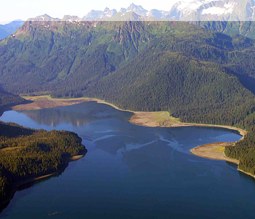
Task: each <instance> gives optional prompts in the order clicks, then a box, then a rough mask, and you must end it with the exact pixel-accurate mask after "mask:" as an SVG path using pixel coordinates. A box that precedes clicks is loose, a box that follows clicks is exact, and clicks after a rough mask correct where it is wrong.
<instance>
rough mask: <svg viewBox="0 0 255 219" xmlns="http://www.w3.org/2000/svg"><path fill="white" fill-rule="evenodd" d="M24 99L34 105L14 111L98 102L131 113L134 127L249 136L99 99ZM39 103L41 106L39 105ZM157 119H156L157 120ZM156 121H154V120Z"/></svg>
mask: <svg viewBox="0 0 255 219" xmlns="http://www.w3.org/2000/svg"><path fill="white" fill-rule="evenodd" d="M22 98H24V99H26V100H28V101H33V102H32V103H27V104H20V105H16V106H14V107H12V109H13V110H17V111H26V110H38V109H47V108H54V107H61V106H71V105H75V104H79V103H83V102H97V103H99V104H105V105H108V106H110V107H112V108H114V109H117V110H119V111H122V112H130V113H133V114H134V115H132V116H131V118H130V119H129V122H130V123H132V124H134V125H140V126H145V127H165V128H178V127H209V128H210V127H212V128H223V129H228V130H232V131H237V132H238V133H239V134H240V135H241V136H242V138H241V139H240V140H239V141H241V140H243V138H244V137H245V135H246V134H247V131H246V130H243V129H241V128H237V127H234V126H227V125H215V124H202V123H201V124H200V123H186V122H181V121H180V120H179V119H178V118H175V117H172V116H171V115H170V113H169V112H166V111H158V112H142V111H133V110H125V109H121V108H120V107H118V106H116V105H114V104H112V103H109V102H107V101H105V100H101V99H98V98H90V97H80V98H52V97H51V96H49V95H43V96H22ZM41 101H43V102H44V101H45V102H47V101H48V102H50V103H52V102H55V103H56V104H55V105H51V104H44V105H42V106H41V105H40V104H41V103H42V102H41ZM38 102H39V104H37V103H38ZM155 117H156V119H155ZM154 119H155V120H156V121H153V120H154Z"/></svg>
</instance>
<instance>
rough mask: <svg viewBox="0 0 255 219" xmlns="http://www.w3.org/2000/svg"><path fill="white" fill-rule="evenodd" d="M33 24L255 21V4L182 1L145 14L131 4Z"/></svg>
mask: <svg viewBox="0 0 255 219" xmlns="http://www.w3.org/2000/svg"><path fill="white" fill-rule="evenodd" d="M30 20H33V21H34V20H35V21H46V20H47V21H63V20H64V21H70V22H77V21H102V20H103V21H127V20H130V21H148V20H157V21H158V20H162V21H173V20H176V21H251V20H255V3H254V0H182V1H179V2H177V3H175V4H174V5H173V6H172V7H171V8H169V10H166V11H163V10H158V9H152V10H146V9H144V8H143V7H142V6H141V5H135V4H131V5H130V6H129V7H128V8H121V9H120V10H119V11H118V10H116V9H110V8H105V10H103V11H100V10H92V11H90V12H89V13H88V14H86V15H85V16H84V17H83V18H79V17H77V16H69V15H67V16H64V17H63V19H58V18H51V17H50V16H48V15H43V16H39V17H36V18H32V19H30Z"/></svg>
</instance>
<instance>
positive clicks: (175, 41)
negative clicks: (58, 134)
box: [0, 21, 255, 171]
mask: <svg viewBox="0 0 255 219" xmlns="http://www.w3.org/2000/svg"><path fill="white" fill-rule="evenodd" d="M224 25H225V26H224ZM240 25H241V23H240V22H236V23H235V22H232V23H228V24H227V26H226V24H224V23H214V22H209V23H204V24H200V26H203V27H200V26H199V25H197V24H196V25H194V24H191V23H185V22H57V21H55V22H46V21H45V22H39V21H34V22H32V21H29V22H26V23H25V24H24V26H23V27H22V28H21V29H20V30H19V31H18V32H17V33H16V36H15V37H10V38H8V39H5V40H3V41H1V42H0V66H3V67H2V68H1V69H0V84H2V86H3V87H4V88H5V89H6V90H8V91H10V92H14V93H17V94H23V93H26V94H38V93H49V94H52V95H54V96H58V97H80V96H89V97H98V98H102V99H105V100H107V101H110V102H113V103H115V104H117V105H119V106H121V107H123V108H128V109H136V110H168V111H170V112H171V113H172V114H173V115H174V116H176V117H180V118H181V119H182V120H183V121H188V122H198V123H214V124H215V123H217V124H227V125H235V126H239V127H242V128H245V129H247V130H248V131H249V134H248V136H247V137H246V138H245V140H244V141H242V142H240V143H239V144H238V146H237V147H236V148H234V149H232V148H230V149H228V150H227V153H228V155H229V156H232V157H233V156H234V157H236V158H238V159H241V158H243V157H245V159H247V160H245V161H244V162H242V161H241V164H240V168H242V169H244V170H249V171H250V169H255V162H254V160H253V157H250V155H249V156H247V154H246V151H245V150H246V149H245V150H244V149H243V148H244V147H243V146H246V145H249V148H250V149H249V150H251V151H255V137H254V135H253V133H254V111H255V99H254V93H255V88H254V87H255V64H254V63H255V62H254V59H255V45H254V43H255V41H254V40H253V38H254V37H253V36H252V33H253V25H254V23H242V25H241V26H242V28H244V27H245V26H247V28H248V30H249V31H248V30H247V34H245V33H244V29H240V28H239V32H238V31H237V28H238V27H240ZM214 30H217V31H220V32H215V31H214ZM248 32H250V34H248ZM245 148H247V147H245ZM232 150H235V151H236V152H234V151H232ZM229 151H231V152H229ZM250 154H252V153H250ZM243 163H244V165H243ZM248 163H249V165H247V164H248ZM249 166H251V167H252V168H250V167H249Z"/></svg>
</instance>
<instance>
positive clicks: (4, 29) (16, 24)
mask: <svg viewBox="0 0 255 219" xmlns="http://www.w3.org/2000/svg"><path fill="white" fill-rule="evenodd" d="M23 24H24V22H23V21H20V20H18V21H12V22H11V23H9V24H5V25H0V40H1V39H4V38H5V37H7V36H9V35H11V34H13V33H15V32H16V30H17V29H18V28H20V27H21V26H22V25H23Z"/></svg>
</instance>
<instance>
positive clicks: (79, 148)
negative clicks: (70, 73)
mask: <svg viewBox="0 0 255 219" xmlns="http://www.w3.org/2000/svg"><path fill="white" fill-rule="evenodd" d="M0 100H1V102H0V103H1V104H0V110H1V112H3V111H4V110H5V109H7V108H6V107H10V106H11V105H14V104H18V103H20V102H22V101H23V100H22V98H20V97H18V96H15V95H12V94H9V93H6V92H4V91H0ZM85 153H86V149H85V148H84V146H83V145H82V143H81V138H79V137H78V136H77V135H76V134H74V133H70V132H63V131H62V132H60V131H51V132H46V131H43V130H39V131H36V130H32V129H27V128H24V127H21V126H18V125H15V124H6V123H2V122H0V207H1V206H2V205H4V204H5V203H6V202H7V201H9V199H10V197H11V196H12V195H13V192H14V191H15V189H16V187H15V186H14V185H15V184H17V183H21V184H22V182H29V181H31V180H33V179H35V178H36V177H40V176H43V175H46V174H52V173H56V172H59V171H62V170H63V169H64V168H65V167H66V166H67V165H68V162H69V161H70V159H71V158H72V156H75V155H84V154H85Z"/></svg>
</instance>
